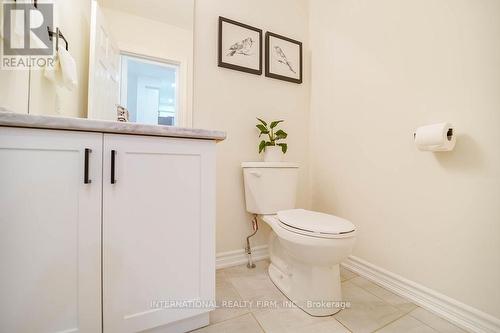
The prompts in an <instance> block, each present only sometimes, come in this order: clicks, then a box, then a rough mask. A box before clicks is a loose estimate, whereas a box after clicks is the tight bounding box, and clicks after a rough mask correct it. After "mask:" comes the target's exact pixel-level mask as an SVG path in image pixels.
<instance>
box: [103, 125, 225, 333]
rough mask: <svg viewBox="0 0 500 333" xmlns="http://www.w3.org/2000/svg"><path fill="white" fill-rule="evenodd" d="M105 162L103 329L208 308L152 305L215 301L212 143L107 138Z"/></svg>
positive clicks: (125, 328)
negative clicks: (112, 153) (157, 306)
mask: <svg viewBox="0 0 500 333" xmlns="http://www.w3.org/2000/svg"><path fill="white" fill-rule="evenodd" d="M112 151H115V152H116V154H115V161H114V171H115V174H114V176H115V182H114V184H112V177H111V170H112V164H113V163H112V159H111V152H112ZM103 165H104V172H103V175H104V176H103V182H104V184H103V313H104V331H105V332H106V333H125V332H139V331H142V330H146V329H150V328H153V327H158V326H162V325H166V324H169V323H173V322H175V321H178V320H182V319H185V318H189V317H192V316H195V315H199V314H203V313H206V312H208V311H209V310H211V309H210V308H208V307H206V308H191V309H188V308H177V309H174V308H171V309H165V307H163V308H156V307H155V304H152V303H154V302H155V301H196V300H201V301H205V300H213V299H214V296H215V295H214V293H215V290H214V289H215V260H214V258H215V247H214V243H215V242H214V241H215V235H214V231H215V225H214V224H215V223H214V222H215V193H214V191H215V142H214V141H208V140H207V141H204V140H189V139H172V138H155V137H141V136H125V135H106V134H105V135H104V164H103Z"/></svg>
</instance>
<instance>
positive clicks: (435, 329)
mask: <svg viewBox="0 0 500 333" xmlns="http://www.w3.org/2000/svg"><path fill="white" fill-rule="evenodd" d="M421 309H424V308H421ZM413 310H416V309H413ZM413 310H411V311H410V312H413ZM424 310H425V309H424ZM425 311H427V310H425ZM410 312H408V316H410V317H412V318H413V319H415V320H417V321H419V322H420V323H422V324H424V325H425V326H427V327H430V328H431V329H433V330H434V331H436V332H441V331H439V330H438V329H437V328H434V327H432V326H431V325H429V324H427V323H425V322H423V321H422V320H420V319H418V318H417V317H414V316H412V315H411V314H410ZM431 313H432V312H431ZM435 316H436V317H438V318H439V319H441V320H444V321H445V322H447V323H448V324H450V325H452V326H454V327H457V328H458V329H461V330H462V331H463V329H462V328H460V327H458V326H457V325H454V324H452V323H450V322H449V321H448V320H446V319H444V318H441V317H439V316H438V315H435Z"/></svg>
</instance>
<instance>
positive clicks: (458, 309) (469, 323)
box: [342, 256, 500, 333]
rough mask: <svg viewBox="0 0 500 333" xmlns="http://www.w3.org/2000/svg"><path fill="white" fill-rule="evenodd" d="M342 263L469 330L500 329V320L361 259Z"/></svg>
mask: <svg viewBox="0 0 500 333" xmlns="http://www.w3.org/2000/svg"><path fill="white" fill-rule="evenodd" d="M342 265H343V266H344V267H345V268H347V269H349V270H351V271H353V272H355V273H358V274H359V275H360V276H362V277H364V278H366V279H368V280H371V281H373V282H374V283H376V284H378V285H380V286H382V287H384V288H386V289H388V290H390V291H392V292H394V293H395V294H398V295H400V296H402V297H405V298H407V299H409V300H411V301H412V302H414V303H415V304H417V305H419V306H421V307H422V308H424V309H426V310H429V311H431V312H433V313H435V314H436V315H438V316H440V317H442V318H444V319H446V320H448V321H450V322H452V323H453V324H455V325H457V326H459V327H462V328H464V329H466V330H468V331H471V332H478V333H479V332H481V333H483V332H484V333H486V332H488V333H490V332H491V333H493V332H500V319H498V318H495V317H493V316H491V315H489V314H487V313H484V312H482V311H479V310H477V309H475V308H473V307H471V306H469V305H467V304H464V303H461V302H459V301H457V300H454V299H452V298H450V297H448V296H445V295H443V294H441V293H438V292H437V291H434V290H432V289H429V288H427V287H424V286H422V285H419V284H417V283H415V282H412V281H410V280H407V279H405V278H403V277H402V276H399V275H396V274H394V273H391V272H389V271H386V270H385V269H383V268H380V267H377V266H375V265H373V264H370V263H369V262H366V261H364V260H362V259H360V258H357V257H355V256H350V257H349V258H348V259H347V260H346V261H345V262H343V263H342Z"/></svg>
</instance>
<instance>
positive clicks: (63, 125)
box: [0, 108, 226, 141]
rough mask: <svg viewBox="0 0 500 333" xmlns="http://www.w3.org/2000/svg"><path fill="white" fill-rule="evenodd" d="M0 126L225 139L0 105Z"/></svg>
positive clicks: (171, 128)
mask: <svg viewBox="0 0 500 333" xmlns="http://www.w3.org/2000/svg"><path fill="white" fill-rule="evenodd" d="M0 126H9V127H27V128H45V129H56V130H71V131H84V132H101V133H115V134H135V135H149V136H164V137H174V138H188V139H204V140H215V141H222V140H224V139H225V138H226V133H225V132H222V131H213V130H206V129H196V128H184V127H175V126H163V125H147V124H137V123H122V122H118V121H107V120H91V119H85V118H70V117H57V116H38V115H28V114H21V113H14V112H9V111H6V110H5V109H2V108H0Z"/></svg>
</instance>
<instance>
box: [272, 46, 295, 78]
mask: <svg viewBox="0 0 500 333" xmlns="http://www.w3.org/2000/svg"><path fill="white" fill-rule="evenodd" d="M274 52H275V58H276V61H277V62H279V63H281V64H283V65H286V66H288V68H289V69H290V71H292V73H294V74H297V73H296V72H295V70H294V69H293V67H292V64H291V63H290V61H288V59H287V58H286V55H285V52H283V50H282V49H281V47H279V46H275V47H274Z"/></svg>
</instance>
